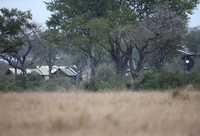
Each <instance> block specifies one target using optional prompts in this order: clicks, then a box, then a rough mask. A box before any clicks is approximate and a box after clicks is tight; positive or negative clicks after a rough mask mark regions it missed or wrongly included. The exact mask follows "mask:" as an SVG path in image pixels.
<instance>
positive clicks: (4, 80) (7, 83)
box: [0, 76, 14, 92]
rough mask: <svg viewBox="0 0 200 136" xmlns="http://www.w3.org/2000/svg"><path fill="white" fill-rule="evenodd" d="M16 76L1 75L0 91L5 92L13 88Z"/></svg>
mask: <svg viewBox="0 0 200 136" xmlns="http://www.w3.org/2000/svg"><path fill="white" fill-rule="evenodd" d="M13 80H14V77H12V76H0V91H1V92H5V91H9V90H11V84H12V83H13Z"/></svg>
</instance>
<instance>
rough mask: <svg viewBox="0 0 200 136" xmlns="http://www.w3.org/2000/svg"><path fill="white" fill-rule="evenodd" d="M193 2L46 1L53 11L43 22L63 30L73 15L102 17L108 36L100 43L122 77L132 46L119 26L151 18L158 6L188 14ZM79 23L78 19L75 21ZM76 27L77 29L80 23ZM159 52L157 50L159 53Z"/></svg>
mask: <svg viewBox="0 0 200 136" xmlns="http://www.w3.org/2000/svg"><path fill="white" fill-rule="evenodd" d="M197 3H199V1H198V0H191V1H175V0H169V1H166V0H132V1H130V0H107V1H106V0H102V1H98V0H94V1H90V0H83V1H75V0H69V1H64V0H53V1H52V2H47V3H46V4H47V9H48V10H50V11H52V12H54V14H53V15H52V17H51V18H50V20H48V21H47V24H48V26H49V27H56V28H59V29H64V28H63V24H67V25H69V24H72V23H70V22H72V20H73V19H74V17H77V18H79V19H80V18H81V17H83V16H84V15H87V16H88V18H87V20H92V19H94V18H97V19H99V18H101V19H105V20H106V22H104V23H103V24H104V25H105V24H107V25H108V27H109V35H108V37H107V36H105V37H107V38H108V44H105V43H104V45H102V47H103V48H104V49H105V50H106V51H108V52H109V53H110V55H111V57H112V60H113V61H114V63H115V64H116V69H117V74H118V75H119V76H120V77H121V78H123V77H124V76H125V73H126V70H127V67H128V62H130V63H131V62H132V61H130V60H131V59H132V57H131V56H132V53H133V48H135V46H133V45H132V44H130V42H127V40H125V39H124V38H123V34H122V35H119V32H120V31H121V29H124V28H128V27H127V26H129V25H134V26H138V25H141V24H142V23H141V22H145V21H147V20H148V19H149V18H150V17H151V13H152V10H154V8H155V7H157V6H159V5H162V6H163V7H167V8H169V9H170V11H172V12H174V13H176V14H178V15H179V16H182V17H187V13H191V11H192V9H193V8H194V7H195V6H196V4H197ZM66 22H68V23H69V24H68V23H66ZM79 22H81V21H80V20H79ZM88 22H89V21H88ZM76 26H77V27H78V28H81V27H80V25H76ZM65 27H66V26H65ZM76 30H77V29H74V31H72V32H77V31H76ZM79 36H80V39H81V38H83V39H84V38H85V35H84V34H83V35H79ZM107 38H106V39H107ZM83 39H81V40H83ZM84 40H85V39H84ZM90 45H91V44H90ZM163 46H164V45H163ZM91 47H94V46H88V48H91ZM98 47H99V46H98ZM95 48H96V47H95ZM160 49H161V48H160ZM163 51H164V50H161V52H163ZM165 51H166V50H165Z"/></svg>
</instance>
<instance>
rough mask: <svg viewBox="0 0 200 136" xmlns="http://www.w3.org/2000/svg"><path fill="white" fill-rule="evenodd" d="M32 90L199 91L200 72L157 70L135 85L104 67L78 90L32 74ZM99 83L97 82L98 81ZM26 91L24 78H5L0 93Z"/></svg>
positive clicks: (62, 81) (65, 82) (71, 83)
mask: <svg viewBox="0 0 200 136" xmlns="http://www.w3.org/2000/svg"><path fill="white" fill-rule="evenodd" d="M28 78H29V91H49V92H52V91H58V90H61V91H71V90H77V91H78V90H85V91H101V92H105V91H120V90H135V91H140V90H143V91H145V90H147V91H149V90H159V91H167V90H170V89H175V88H184V87H186V86H188V85H192V86H193V87H194V88H195V89H197V90H199V89H200V84H199V83H200V70H196V71H192V72H190V73H186V72H182V71H179V70H176V71H175V72H169V71H168V70H166V69H162V68H161V69H156V68H153V69H151V70H148V71H145V72H143V73H142V74H141V75H140V76H139V77H138V78H137V79H136V80H135V81H134V82H132V80H131V77H130V76H126V78H124V79H123V80H121V79H120V78H119V76H117V74H116V73H115V71H114V70H112V69H111V68H109V67H108V66H100V67H99V68H98V70H97V75H96V77H95V79H91V81H90V83H87V82H86V81H85V82H84V81H82V82H81V84H80V85H79V86H78V87H77V85H76V82H75V80H74V79H71V78H69V77H60V78H56V79H50V80H45V79H44V78H42V77H41V76H40V75H38V74H36V73H31V74H28ZM94 80H95V81H94ZM10 91H15V92H23V91H25V90H24V89H23V75H16V76H8V75H5V76H1V77H0V92H10Z"/></svg>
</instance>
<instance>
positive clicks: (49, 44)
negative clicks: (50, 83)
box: [40, 29, 59, 78]
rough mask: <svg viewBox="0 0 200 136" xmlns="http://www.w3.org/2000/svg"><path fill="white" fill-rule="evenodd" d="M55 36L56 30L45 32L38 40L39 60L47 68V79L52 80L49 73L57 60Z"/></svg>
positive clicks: (57, 52) (57, 51)
mask: <svg viewBox="0 0 200 136" xmlns="http://www.w3.org/2000/svg"><path fill="white" fill-rule="evenodd" d="M57 34H58V33H57V31H56V30H53V29H52V30H46V31H45V32H43V33H42V34H41V38H40V58H41V61H42V62H45V63H46V64H47V65H48V67H49V78H52V74H51V73H52V72H51V71H52V69H53V66H54V64H55V62H56V60H57V59H58V58H59V57H58V56H59V50H58V45H57V44H58V43H59V42H57Z"/></svg>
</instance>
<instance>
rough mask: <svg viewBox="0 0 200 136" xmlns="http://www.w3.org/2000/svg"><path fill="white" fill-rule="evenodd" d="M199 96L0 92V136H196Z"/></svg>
mask: <svg viewBox="0 0 200 136" xmlns="http://www.w3.org/2000/svg"><path fill="white" fill-rule="evenodd" d="M199 134H200V92H198V91H188V89H187V90H183V91H180V90H177V89H175V90H173V91H171V92H127V91H122V92H109V93H89V92H68V93H65V92H55V93H45V92H37V93H34V92H28V93H0V136H82V135H84V136H198V135H199Z"/></svg>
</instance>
